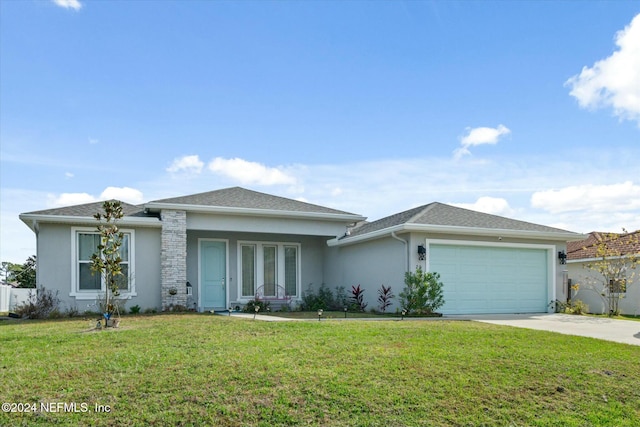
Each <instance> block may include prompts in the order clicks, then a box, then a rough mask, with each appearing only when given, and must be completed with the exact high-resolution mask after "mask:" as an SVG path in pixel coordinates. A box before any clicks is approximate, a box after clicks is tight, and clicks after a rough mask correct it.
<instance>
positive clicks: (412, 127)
mask: <svg viewBox="0 0 640 427" xmlns="http://www.w3.org/2000/svg"><path fill="white" fill-rule="evenodd" d="M0 88H1V91H0V208H1V212H0V215H1V216H0V220H1V224H0V225H1V228H0V232H1V236H0V258H1V259H2V260H3V261H12V262H23V261H24V260H25V259H26V257H27V256H29V255H31V254H34V253H35V236H33V234H32V233H31V231H30V230H29V229H28V228H27V227H26V226H25V225H24V224H22V223H21V222H20V221H19V219H18V215H19V214H20V213H22V212H28V211H33V210H39V209H47V208H51V207H55V206H64V205H71V204H78V203H85V202H90V201H94V200H100V199H104V198H112V197H115V198H120V199H122V200H124V201H127V202H131V203H143V202H145V201H150V200H156V199H159V198H164V197H171V196H177V195H185V194H191V193H196V192H201V191H209V190H215V189H219V188H225V187H229V186H235V185H240V186H243V187H246V188H251V189H254V190H257V191H263V192H267V193H271V194H277V195H282V196H285V197H290V198H294V199H299V200H304V201H308V202H312V203H318V204H322V205H326V206H330V207H334V208H338V209H343V210H347V211H350V212H354V213H359V214H362V215H365V216H368V217H369V219H371V220H374V219H378V218H380V217H382V216H385V215H389V214H392V213H396V212H399V211H401V210H405V209H409V208H411V207H414V206H417V205H421V204H426V203H429V202H432V201H440V202H443V203H451V204H456V205H460V206H464V207H469V208H472V209H476V210H481V211H484V212H489V213H493V214H498V215H504V216H509V217H513V218H516V219H521V220H526V221H532V222H537V223H542V224H547V225H551V226H558V227H561V228H565V229H568V230H572V231H577V232H589V231H592V230H606V231H619V230H620V229H621V227H626V228H628V229H638V228H640V163H639V162H638V159H640V3H638V2H631V1H618V2H595V1H591V2H573V1H572V2H555V1H554V2H548V1H544V2H524V1H518V2H506V1H499V2H480V1H478V2H469V1H464V2H454V1H446V2H445V1H435V2H430V1H423V2H422V1H394V2H391V1H388V2H386V1H344V2H337V1H310V2H301V1H299V2H296V1H276V2H270V1H237V2H224V1H204V0H202V1H169V0H165V1H127V0H122V1H84V0H55V1H53V0H52V1H48V0H47V1H45V0H39V1H35V0H25V1H2V2H1V3H0Z"/></svg>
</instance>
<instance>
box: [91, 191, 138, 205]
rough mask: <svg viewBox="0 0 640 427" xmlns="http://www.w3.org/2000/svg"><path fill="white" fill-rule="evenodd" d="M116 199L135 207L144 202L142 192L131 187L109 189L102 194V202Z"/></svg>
mask: <svg viewBox="0 0 640 427" xmlns="http://www.w3.org/2000/svg"><path fill="white" fill-rule="evenodd" d="M111 199H116V200H120V201H123V202H126V203H131V204H134V205H137V204H140V203H142V202H144V199H143V198H142V192H141V191H140V190H136V189H135V188H130V187H107V188H105V189H104V191H103V192H102V194H100V200H111Z"/></svg>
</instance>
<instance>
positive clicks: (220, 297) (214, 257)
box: [200, 240, 227, 310]
mask: <svg viewBox="0 0 640 427" xmlns="http://www.w3.org/2000/svg"><path fill="white" fill-rule="evenodd" d="M226 276H227V244H226V242H222V241H217V240H201V241H200V308H201V309H202V310H212V309H224V308H226V307H227V277H226Z"/></svg>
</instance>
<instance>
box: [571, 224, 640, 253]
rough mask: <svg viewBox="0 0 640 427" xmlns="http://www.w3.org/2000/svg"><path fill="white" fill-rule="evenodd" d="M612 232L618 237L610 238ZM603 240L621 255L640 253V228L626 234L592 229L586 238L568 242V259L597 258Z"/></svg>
mask: <svg viewBox="0 0 640 427" xmlns="http://www.w3.org/2000/svg"><path fill="white" fill-rule="evenodd" d="M611 234H613V235H616V236H618V238H617V239H610V238H608V237H609V236H610V235H611ZM603 241H604V242H605V244H606V245H607V246H608V247H609V248H611V250H612V251H613V252H619V253H620V255H629V254H640V230H636V231H634V232H631V233H626V234H621V233H604V232H598V231H592V232H591V233H589V235H588V237H587V238H586V239H583V240H577V241H574V242H568V243H567V260H568V261H577V260H586V259H594V258H597V256H598V255H597V251H598V245H599V244H600V242H603Z"/></svg>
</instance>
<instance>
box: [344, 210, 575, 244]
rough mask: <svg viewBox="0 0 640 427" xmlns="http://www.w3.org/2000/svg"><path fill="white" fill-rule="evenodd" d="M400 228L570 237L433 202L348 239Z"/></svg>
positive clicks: (368, 225) (369, 225)
mask: <svg viewBox="0 0 640 427" xmlns="http://www.w3.org/2000/svg"><path fill="white" fill-rule="evenodd" d="M401 225H415V226H421V225H422V226H429V225H431V226H442V227H464V228H469V229H494V230H496V231H498V230H512V231H523V232H541V233H570V232H568V231H566V230H562V229H559V228H554V227H548V226H546V225H539V224H533V223H530V222H525V221H518V220H515V219H510V218H505V217H502V216H498V215H491V214H486V213H482V212H476V211H472V210H469V209H464V208H459V207H456V206H450V205H446V204H444V203H439V202H434V203H429V204H427V205H423V206H419V207H417V208H413V209H409V210H407V211H404V212H400V213H397V214H395V215H391V216H388V217H385V218H382V219H379V220H377V221H373V222H369V223H366V224H362V225H360V226H358V227H356V228H354V229H353V230H351V233H350V235H349V236H345V238H346V239H348V238H353V237H356V236H360V235H364V234H368V233H373V232H376V231H379V230H384V229H387V228H392V227H397V226H401Z"/></svg>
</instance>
